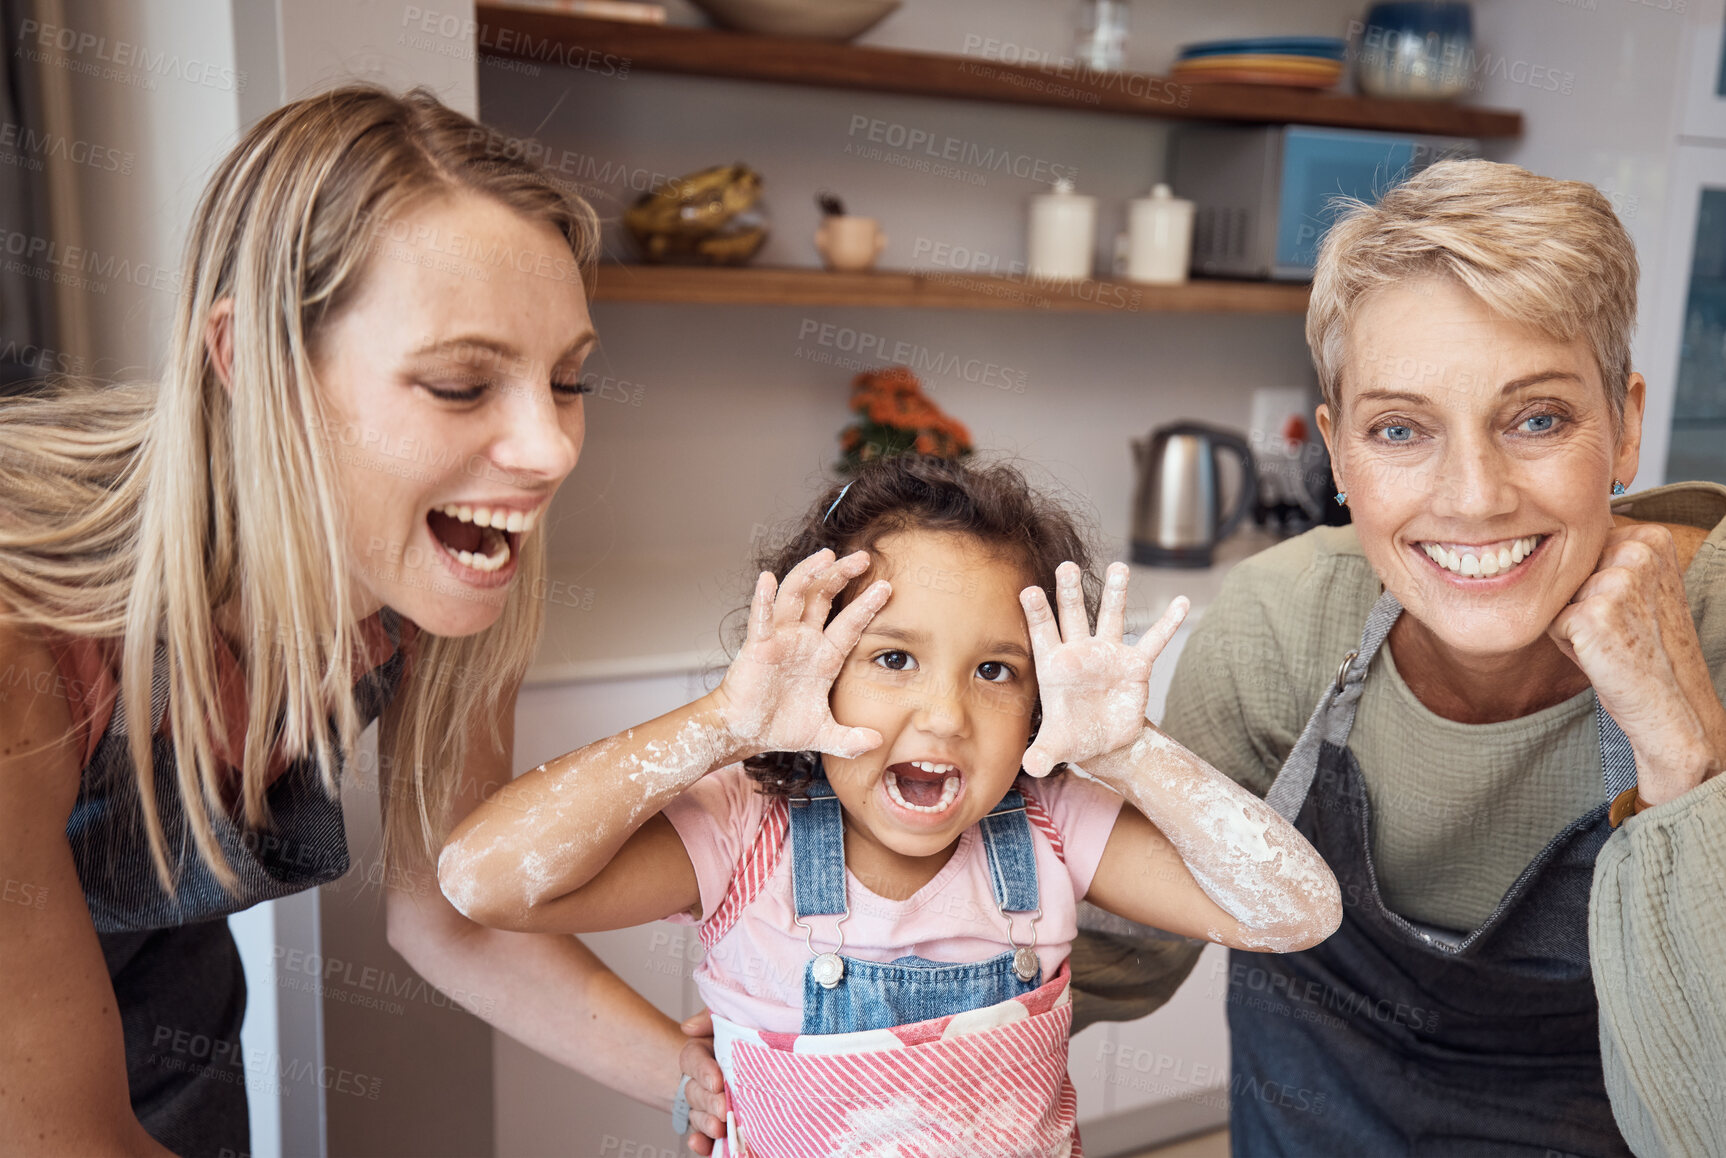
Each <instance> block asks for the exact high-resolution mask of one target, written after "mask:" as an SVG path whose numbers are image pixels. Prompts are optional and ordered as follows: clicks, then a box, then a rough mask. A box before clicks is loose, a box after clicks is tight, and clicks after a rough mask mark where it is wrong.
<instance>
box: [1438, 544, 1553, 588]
mask: <svg viewBox="0 0 1726 1158" xmlns="http://www.w3.org/2000/svg"><path fill="white" fill-rule="evenodd" d="M1543 538H1545V536H1544V535H1529V536H1528V537H1527V538H1525V539H1514V540H1512V541H1511V542H1509V543H1508V544H1503V545H1501V546H1499V547H1497V548H1496V549H1494V548H1491V547H1446V546H1444V545H1443V544H1442V543H1423V544H1421V548H1420V549H1421V550H1422V551H1425V552H1426V557H1427V558H1428V559H1431V560H1432V561H1433V562H1434V563H1437V564H1438V565H1439V566H1440V567H1443V568H1444V569H1445V570H1446V571H1449V572H1451V573H1453V574H1456V575H1462V576H1466V577H1467V578H1470V579H1490V578H1492V577H1493V576H1494V575H1498V574H1502V573H1503V572H1505V571H1508V570H1510V569H1511V568H1512V567H1516V566H1519V565H1520V564H1521V563H1522V561H1523V560H1524V559H1526V558H1528V556H1530V555H1532V554H1534V548H1536V547H1538V546H1539V545H1540V541H1541V540H1542V539H1543Z"/></svg>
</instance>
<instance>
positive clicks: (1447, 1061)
mask: <svg viewBox="0 0 1726 1158" xmlns="http://www.w3.org/2000/svg"><path fill="white" fill-rule="evenodd" d="M1636 277H1637V266H1636V257H1635V253H1634V250H1633V248H1632V246H1631V243H1630V239H1629V237H1628V236H1627V235H1626V233H1625V231H1624V229H1623V227H1622V225H1621V224H1620V223H1619V222H1618V220H1617V218H1616V217H1614V215H1613V213H1612V210H1611V208H1610V206H1609V205H1608V204H1607V202H1606V200H1605V198H1603V197H1602V196H1601V195H1600V193H1599V192H1598V191H1596V190H1595V189H1594V188H1592V187H1591V186H1588V185H1584V184H1581V183H1578V182H1574V181H1557V180H1552V179H1548V178H1543V177H1538V176H1535V175H1533V174H1531V173H1528V172H1526V171H1525V170H1522V169H1519V168H1516V167H1514V166H1510V165H1500V164H1493V163H1489V162H1484V161H1463V162H1446V163H1442V164H1438V165H1434V166H1432V167H1431V168H1429V169H1427V170H1426V171H1425V172H1423V173H1421V174H1420V175H1418V176H1416V177H1415V178H1413V179H1412V180H1410V181H1408V182H1406V183H1405V184H1403V185H1401V186H1399V187H1397V188H1396V189H1394V190H1392V191H1391V192H1389V193H1388V194H1387V195H1386V196H1385V197H1384V198H1383V199H1382V200H1381V201H1380V202H1379V203H1378V204H1376V205H1372V206H1368V205H1364V204H1357V205H1355V206H1354V207H1353V208H1352V209H1351V211H1350V212H1348V213H1347V214H1345V215H1344V216H1343V217H1342V218H1341V219H1340V220H1339V221H1338V223H1337V224H1336V226H1335V227H1334V228H1333V229H1332V230H1331V232H1330V234H1329V235H1328V237H1327V239H1326V241H1325V244H1324V247H1323V250H1322V252H1321V255H1320V258H1319V262H1318V269H1317V273H1316V276H1315V278H1314V283H1313V296H1312V305H1311V309H1310V312H1309V314H1308V319H1307V337H1308V341H1309V343H1310V344H1311V347H1312V350H1313V356H1314V361H1315V363H1316V365H1317V368H1318V373H1319V378H1320V383H1321V387H1322V390H1323V394H1324V403H1323V405H1322V406H1320V407H1319V411H1318V418H1319V426H1320V429H1321V431H1322V432H1323V434H1324V437H1325V441H1326V444H1327V445H1328V446H1329V448H1330V451H1331V456H1332V461H1333V464H1334V470H1335V474H1336V479H1337V485H1338V491H1339V493H1338V495H1337V499H1338V501H1339V502H1346V503H1347V505H1348V507H1349V508H1350V510H1351V513H1352V515H1353V525H1352V526H1348V527H1339V528H1321V529H1318V530H1315V531H1312V532H1309V533H1308V534H1305V535H1302V536H1300V537H1299V538H1297V539H1294V540H1291V541H1289V542H1286V543H1283V544H1281V545H1279V546H1277V547H1274V548H1272V549H1271V550H1268V551H1265V552H1264V553H1262V554H1260V555H1258V556H1256V557H1254V558H1253V559H1251V560H1249V561H1247V562H1245V563H1243V564H1241V565H1240V566H1239V567H1237V568H1236V569H1235V570H1234V571H1232V572H1231V573H1230V575H1229V577H1228V579H1227V581H1226V582H1225V584H1224V586H1223V590H1222V593H1221V595H1220V596H1219V598H1218V599H1217V601H1216V602H1215V603H1214V604H1213V605H1212V607H1211V608H1210V609H1209V611H1208V612H1207V613H1206V614H1205V617H1204V620H1203V622H1202V623H1200V624H1199V625H1198V627H1197V628H1196V630H1195V631H1194V633H1193V637H1192V640H1191V642H1190V643H1189V644H1188V646H1187V648H1186V650H1185V653H1184V654H1183V655H1182V657H1181V660H1180V663H1179V666H1178V668H1177V670H1176V673H1175V677H1174V685H1173V688H1172V691H1171V693H1170V696H1169V704H1168V713H1167V719H1166V720H1165V722H1164V726H1165V727H1166V728H1167V730H1168V731H1169V732H1170V734H1172V735H1173V736H1174V737H1175V738H1176V739H1178V740H1180V741H1181V742H1182V743H1183V744H1186V745H1187V746H1189V747H1190V748H1192V749H1193V751H1195V752H1197V753H1198V754H1200V755H1201V756H1203V757H1204V758H1205V759H1207V760H1209V761H1210V762H1211V763H1213V764H1215V765H1216V766H1217V767H1218V768H1221V769H1223V770H1224V771H1225V772H1228V773H1229V774H1231V775H1232V776H1234V777H1235V778H1236V779H1238V780H1239V781H1241V782H1242V783H1243V784H1246V785H1248V786H1250V787H1251V788H1253V789H1254V790H1255V791H1258V792H1261V793H1265V794H1266V796H1267V798H1268V799H1269V800H1270V801H1271V802H1272V803H1273V804H1274V805H1275V806H1277V807H1278V809H1279V810H1281V811H1282V812H1283V813H1284V814H1285V815H1287V816H1289V817H1290V818H1291V819H1295V820H1296V823H1297V826H1298V827H1299V828H1300V830H1301V831H1302V832H1303V833H1304V834H1306V836H1307V837H1308V838H1309V839H1310V840H1312V841H1313V843H1314V844H1315V846H1316V847H1317V848H1318V850H1319V852H1320V853H1321V854H1322V855H1323V856H1324V857H1325V859H1326V860H1327V861H1328V862H1329V863H1330V866H1331V868H1332V869H1333V870H1335V872H1336V874H1337V877H1338V880H1339V881H1340V882H1341V884H1342V888H1343V897H1344V902H1345V906H1346V911H1345V915H1344V918H1343V924H1342V927H1341V928H1340V929H1339V930H1338V932H1337V933H1336V934H1335V935H1334V936H1332V937H1331V938H1330V939H1329V940H1328V941H1326V942H1325V943H1324V944H1322V945H1319V946H1317V947H1315V948H1313V949H1310V950H1307V951H1305V952H1302V953H1295V954H1289V955H1285V956H1277V955H1271V954H1241V953H1235V954H1233V957H1234V960H1233V961H1232V962H1231V969H1230V990H1229V1028H1230V1041H1231V1047H1232V1066H1233V1080H1232V1082H1231V1085H1230V1121H1231V1129H1232V1136H1233V1146H1234V1151H1235V1153H1236V1154H1243V1155H1244V1154H1251V1155H1254V1156H1261V1155H1267V1154H1368V1153H1371V1154H1392V1153H1415V1154H1530V1155H1536V1154H1553V1153H1566V1154H1590V1155H1603V1154H1624V1153H1628V1152H1630V1151H1632V1150H1634V1151H1635V1152H1636V1153H1638V1154H1643V1155H1648V1154H1662V1153H1664V1154H1683V1155H1699V1154H1719V1153H1726V1118H1723V1117H1722V1106H1721V1101H1720V1098H1719V1094H1720V1092H1721V1091H1722V1090H1723V1089H1726V1045H1723V1044H1722V1043H1723V1042H1726V778H1723V777H1720V776H1719V773H1720V771H1721V770H1722V768H1726V707H1723V706H1722V703H1721V697H1722V692H1723V690H1726V487H1722V486H1719V485H1717V484H1713V483H1681V484H1675V485H1671V486H1664V487H1660V488H1657V489H1654V490H1649V491H1644V492H1642V493H1639V494H1637V495H1634V496H1628V495H1625V491H1626V489H1627V487H1628V484H1629V483H1630V482H1631V481H1632V480H1633V479H1634V478H1635V476H1636V473H1637V466H1638V453H1639V450H1640V447H1641V440H1642V416H1643V407H1644V403H1645V401H1646V385H1645V383H1644V381H1643V379H1642V376H1641V375H1640V374H1637V373H1634V372H1633V371H1632V370H1631V368H1630V354H1629V349H1630V332H1631V329H1632V326H1633V324H1634V320H1635V302H1636ZM1615 496H1624V497H1615ZM1315 704H1316V705H1317V707H1316V709H1315V707H1314V705H1315ZM1099 945H1100V946H1102V948H1103V949H1104V950H1105V951H1106V949H1107V948H1109V947H1110V946H1112V947H1113V948H1115V949H1116V950H1119V948H1120V943H1119V942H1110V941H1108V940H1107V938H1103V939H1101V940H1100V941H1099ZM1094 948H1095V947H1094ZM1195 955H1196V950H1187V951H1185V952H1184V953H1179V954H1169V953H1167V952H1164V953H1162V954H1161V955H1160V956H1159V955H1156V954H1149V953H1147V954H1143V955H1141V957H1140V961H1139V969H1140V973H1139V977H1138V994H1139V996H1140V997H1141V998H1142V997H1144V996H1145V995H1146V994H1148V993H1151V992H1153V991H1156V992H1166V991H1168V990H1169V989H1171V988H1172V984H1170V982H1172V981H1174V980H1175V979H1176V978H1177V977H1178V975H1180V974H1184V972H1185V968H1179V969H1171V970H1167V971H1165V972H1164V973H1163V975H1162V976H1161V977H1159V978H1155V979H1152V978H1150V977H1149V976H1148V974H1149V973H1151V972H1156V971H1158V969H1159V968H1161V966H1159V965H1156V964H1153V963H1152V962H1155V961H1161V962H1167V961H1168V959H1169V958H1170V957H1171V956H1179V957H1182V958H1184V964H1185V967H1186V968H1190V965H1191V961H1192V960H1193V957H1194V956H1195ZM1096 959H1097V956H1096V954H1095V953H1092V954H1085V953H1080V954H1077V955H1076V960H1077V961H1078V962H1079V970H1080V976H1079V978H1078V984H1079V985H1081V986H1084V985H1085V984H1086V978H1085V976H1084V975H1083V972H1084V963H1085V962H1086V961H1087V960H1093V961H1094V960H1096ZM1095 979H1096V981H1097V984H1096V986H1095V987H1094V988H1096V989H1100V990H1103V991H1106V992H1108V993H1109V994H1110V995H1112V996H1115V997H1117V998H1118V997H1123V996H1125V995H1126V991H1127V990H1128V989H1130V988H1131V987H1130V986H1124V985H1123V981H1124V980H1125V978H1124V976H1123V975H1122V973H1121V972H1120V970H1119V969H1118V968H1117V969H1115V970H1099V971H1098V973H1097V974H1096V977H1095ZM1120 1012H1121V1010H1119V1009H1117V1010H1116V1011H1115V1013H1114V1014H1113V1015H1114V1016H1118V1015H1119V1014H1120ZM1291 1091H1294V1092H1296V1093H1297V1094H1298V1096H1288V1095H1289V1094H1290V1092H1291Z"/></svg>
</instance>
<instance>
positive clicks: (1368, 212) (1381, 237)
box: [1306, 161, 1637, 423]
mask: <svg viewBox="0 0 1726 1158" xmlns="http://www.w3.org/2000/svg"><path fill="white" fill-rule="evenodd" d="M1346 204H1347V208H1346V210H1345V211H1344V212H1343V213H1342V215H1341V216H1339V217H1338V218H1337V220H1336V223H1335V224H1334V225H1333V226H1332V227H1331V229H1330V232H1329V233H1328V234H1327V235H1326V236H1325V239H1324V244H1323V245H1322V246H1321V247H1320V249H1319V255H1318V265H1317V268H1316V269H1315V270H1314V272H1313V283H1312V300H1311V303H1310V304H1309V305H1308V307H1307V315H1306V340H1307V345H1308V346H1309V347H1310V348H1311V350H1312V359H1313V366H1314V368H1315V369H1317V371H1318V380H1319V389H1320V390H1322V391H1323V393H1324V400H1325V402H1326V403H1327V404H1328V405H1329V406H1330V408H1331V410H1332V411H1333V412H1335V411H1336V410H1337V409H1338V408H1339V406H1340V405H1341V401H1342V374H1343V367H1344V365H1345V364H1346V363H1347V361H1348V330H1349V325H1350V323H1351V321H1352V320H1353V318H1354V315H1355V313H1356V311H1357V310H1358V308H1359V306H1360V305H1361V303H1362V302H1364V301H1365V300H1366V299H1367V298H1369V297H1370V296H1371V295H1372V294H1373V292H1374V291H1376V290H1378V289H1381V288H1383V287H1385V286H1388V285H1394V284H1397V283H1399V282H1406V281H1409V280H1411V279H1416V278H1422V277H1446V278H1449V279H1451V280H1452V281H1454V282H1456V283H1457V284H1459V285H1461V286H1463V287H1464V288H1466V289H1467V290H1469V291H1470V292H1471V293H1473V294H1474V295H1475V296H1476V297H1478V298H1479V299H1480V300H1481V301H1482V302H1484V303H1485V304H1486V305H1487V307H1488V308H1490V309H1491V310H1493V311H1494V312H1495V313H1498V314H1499V315H1501V316H1503V317H1505V318H1509V319H1511V320H1514V321H1518V322H1522V323H1524V324H1526V325H1531V326H1533V327H1535V328H1536V329H1539V330H1541V331H1542V332H1544V333H1546V334H1548V335H1550V336H1551V337H1552V338H1554V339H1556V340H1558V341H1561V342H1568V341H1571V340H1573V339H1576V338H1582V339H1583V340H1585V341H1586V342H1587V343H1588V345H1589V348H1590V349H1591V350H1592V351H1593V354H1594V361H1595V365H1596V366H1597V367H1598V368H1599V370H1600V380H1601V382H1602V383H1603V384H1604V385H1605V387H1606V400H1607V402H1608V403H1609V404H1610V406H1611V408H1612V415H1613V420H1614V422H1615V423H1616V422H1618V421H1620V420H1622V418H1623V415H1624V399H1625V394H1626V390H1627V388H1628V380H1629V376H1630V334H1631V331H1632V330H1633V329H1634V328H1635V325H1636V279H1637V266H1636V247H1635V246H1634V245H1632V244H1631V242H1630V235H1629V234H1628V233H1626V232H1625V230H1624V226H1623V224H1622V223H1621V222H1620V221H1619V220H1618V216H1617V214H1615V213H1613V211H1612V206H1611V205H1610V204H1609V203H1608V202H1607V200H1606V198H1605V197H1604V196H1602V195H1601V193H1600V190H1598V189H1596V188H1595V187H1594V186H1592V185H1589V184H1586V183H1584V182H1581V181H1560V180H1557V179H1555V178H1552V177H1540V176H1537V175H1535V174H1533V173H1530V172H1529V171H1528V170H1527V169H1522V168H1518V167H1517V166H1515V165H1505V164H1499V163H1497V162H1494V161H1440V162H1438V163H1437V164H1434V165H1432V166H1430V167H1428V168H1426V169H1424V170H1422V171H1421V172H1420V173H1418V174H1416V175H1415V176H1413V177H1411V178H1409V179H1408V180H1407V181H1404V182H1403V183H1402V184H1400V185H1398V186H1396V187H1395V188H1393V189H1391V190H1390V191H1389V192H1387V193H1386V194H1385V195H1384V196H1383V197H1382V198H1381V199H1380V200H1379V202H1378V203H1377V204H1376V205H1368V204H1366V203H1365V202H1363V201H1357V200H1353V199H1349V201H1348V202H1347V203H1346Z"/></svg>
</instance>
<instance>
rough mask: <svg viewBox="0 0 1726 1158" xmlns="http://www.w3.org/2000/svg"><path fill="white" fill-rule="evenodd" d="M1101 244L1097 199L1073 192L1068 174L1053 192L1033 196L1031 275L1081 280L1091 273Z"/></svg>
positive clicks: (1064, 279)
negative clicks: (1098, 233) (1092, 262)
mask: <svg viewBox="0 0 1726 1158" xmlns="http://www.w3.org/2000/svg"><path fill="white" fill-rule="evenodd" d="M1096 246H1097V199H1096V198H1095V197H1086V196H1083V195H1082V194H1079V193H1075V192H1073V183H1072V182H1071V181H1069V180H1067V179H1066V178H1065V177H1063V178H1061V179H1060V180H1059V181H1056V182H1055V190H1054V192H1052V193H1039V194H1038V195H1037V196H1035V197H1033V198H1031V236H1030V246H1029V248H1030V260H1029V261H1028V262H1027V263H1026V264H1027V267H1028V268H1029V270H1030V273H1031V276H1033V277H1041V278H1053V279H1058V280H1062V281H1077V280H1080V279H1082V278H1087V277H1090V276H1091V260H1092V257H1093V255H1094V254H1095V252H1096Z"/></svg>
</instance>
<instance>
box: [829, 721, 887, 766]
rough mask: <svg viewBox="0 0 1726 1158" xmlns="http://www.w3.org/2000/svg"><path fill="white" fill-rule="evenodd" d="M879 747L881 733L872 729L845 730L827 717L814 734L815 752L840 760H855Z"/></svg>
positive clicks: (845, 728)
mask: <svg viewBox="0 0 1726 1158" xmlns="http://www.w3.org/2000/svg"><path fill="white" fill-rule="evenodd" d="M880 746H881V733H880V732H877V731H876V730H875V729H874V728H847V727H845V726H843V725H841V724H839V723H837V722H836V721H834V720H833V719H832V718H831V717H829V719H828V721H827V723H825V724H822V725H821V730H820V731H819V732H817V733H816V734H815V750H816V751H817V752H823V753H825V754H827V755H829V756H838V757H839V758H840V759H842V760H855V759H856V758H857V757H859V756H861V755H863V753H865V752H873V751H874V750H875V749H877V748H879V747H880Z"/></svg>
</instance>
